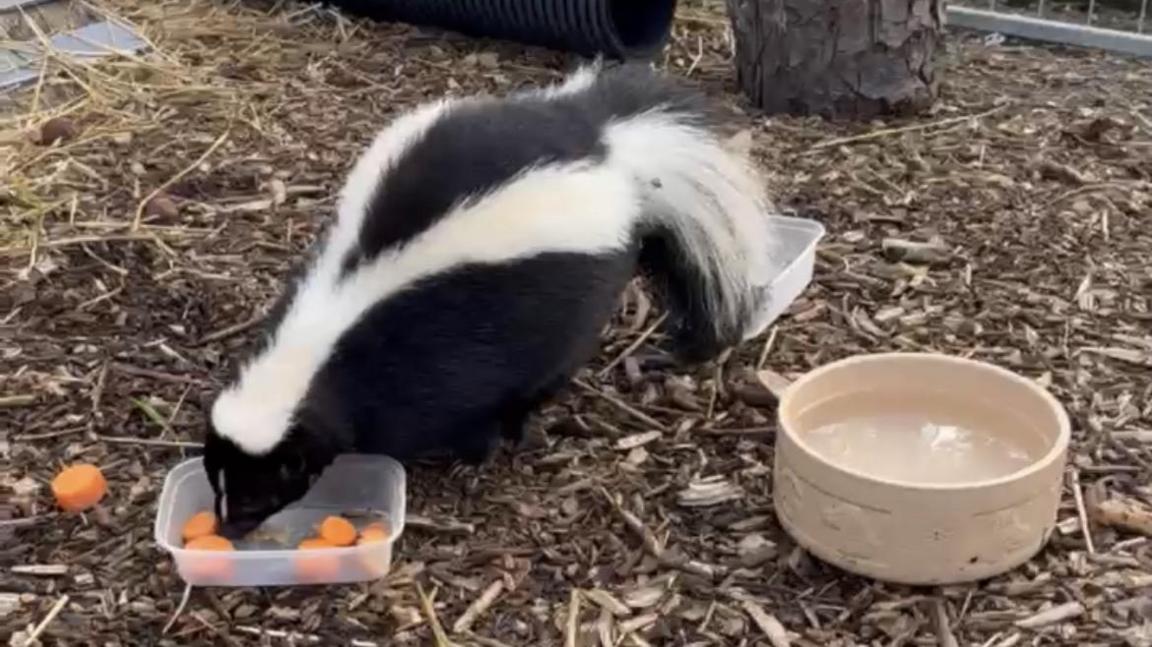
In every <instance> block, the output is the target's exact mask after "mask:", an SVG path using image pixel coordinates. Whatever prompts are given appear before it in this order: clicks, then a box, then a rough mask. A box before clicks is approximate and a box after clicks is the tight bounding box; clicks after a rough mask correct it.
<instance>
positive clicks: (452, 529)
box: [404, 514, 476, 535]
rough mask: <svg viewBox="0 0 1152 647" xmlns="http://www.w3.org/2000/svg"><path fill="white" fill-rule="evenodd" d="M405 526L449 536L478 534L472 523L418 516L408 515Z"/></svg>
mask: <svg viewBox="0 0 1152 647" xmlns="http://www.w3.org/2000/svg"><path fill="white" fill-rule="evenodd" d="M404 525H405V526H406V527H408V528H420V529H421V530H432V531H435V532H443V533H449V534H458V535H472V534H475V533H476V526H475V525H473V524H470V523H465V522H463V521H455V520H453V519H444V520H433V519H429V518H428V517H424V516H421V515H416V514H410V515H408V516H407V517H406V518H405V519H404Z"/></svg>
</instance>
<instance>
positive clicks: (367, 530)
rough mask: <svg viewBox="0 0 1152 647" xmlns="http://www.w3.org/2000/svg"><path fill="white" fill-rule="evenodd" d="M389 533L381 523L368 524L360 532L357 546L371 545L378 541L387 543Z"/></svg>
mask: <svg viewBox="0 0 1152 647" xmlns="http://www.w3.org/2000/svg"><path fill="white" fill-rule="evenodd" d="M390 534H391V533H389V532H388V527H387V526H385V525H384V524H383V523H381V522H376V523H370V524H368V525H367V526H365V527H364V529H363V530H361V531H360V539H359V540H358V541H357V542H356V543H357V544H371V543H374V542H378V541H388V537H389V536H390Z"/></svg>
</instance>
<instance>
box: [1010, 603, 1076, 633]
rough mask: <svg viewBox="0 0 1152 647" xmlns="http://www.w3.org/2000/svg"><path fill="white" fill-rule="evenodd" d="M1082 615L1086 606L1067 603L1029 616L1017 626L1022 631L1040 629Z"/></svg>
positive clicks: (1018, 622) (1018, 621) (1019, 621)
mask: <svg viewBox="0 0 1152 647" xmlns="http://www.w3.org/2000/svg"><path fill="white" fill-rule="evenodd" d="M1082 613H1084V605H1082V604H1080V603H1079V602H1066V603H1064V604H1061V605H1058V606H1054V607H1051V608H1048V609H1045V610H1043V611H1041V612H1039V613H1036V614H1034V615H1031V616H1028V617H1027V618H1024V619H1023V620H1017V621H1016V626H1017V627H1020V628H1021V629H1038V628H1040V627H1046V626H1048V625H1051V624H1055V623H1057V622H1064V621H1065V620H1071V619H1072V618H1075V617H1077V616H1079V615H1080V614H1082Z"/></svg>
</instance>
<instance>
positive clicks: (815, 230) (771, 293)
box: [744, 216, 825, 341]
mask: <svg viewBox="0 0 1152 647" xmlns="http://www.w3.org/2000/svg"><path fill="white" fill-rule="evenodd" d="M769 224H770V226H771V228H772V232H773V234H774V235H775V237H776V240H777V241H779V244H778V246H777V248H776V250H775V253H776V255H777V256H778V259H779V260H777V261H776V264H777V267H779V268H781V269H780V271H779V273H778V274H777V275H776V276H775V277H773V279H772V280H771V281H770V282H769V283H768V284H767V285H762V286H759V287H758V290H759V294H758V297H759V299H760V305H761V308H760V311H759V313H757V317H756V322H755V324H754V325H753V326H752V327H750V328H749V329H748V334H746V335H745V336H744V340H745V341H747V340H749V339H752V338H753V337H756V336H758V335H760V334H762V333H763V332H764V331H765V330H767V329H768V326H770V325H772V322H774V321H776V319H778V318H779V317H780V315H782V314H784V311H785V310H787V309H788V307H789V306H791V305H792V302H793V301H795V300H796V299H797V298H798V297H799V296H800V295H801V294H803V293H804V290H805V289H806V288H807V287H808V284H809V283H811V282H812V270H813V268H814V267H815V266H816V245H817V243H819V242H820V239H821V238H823V237H824V233H825V230H824V225H822V224H820V223H819V222H816V221H815V220H808V219H807V218H794V217H791V216H772V217H771V218H770V219H769Z"/></svg>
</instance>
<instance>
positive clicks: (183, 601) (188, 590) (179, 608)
mask: <svg viewBox="0 0 1152 647" xmlns="http://www.w3.org/2000/svg"><path fill="white" fill-rule="evenodd" d="M191 597H192V585H191V584H186V585H185V586H184V595H181V596H180V604H178V605H176V610H175V611H173V612H172V617H171V618H169V619H168V624H166V625H164V629H163V631H161V632H160V633H161V634H166V633H168V631H169V630H170V629H172V625H174V624H176V621H177V620H179V619H180V615H181V614H183V613H184V607H186V606H188V600H189V598H191Z"/></svg>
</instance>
